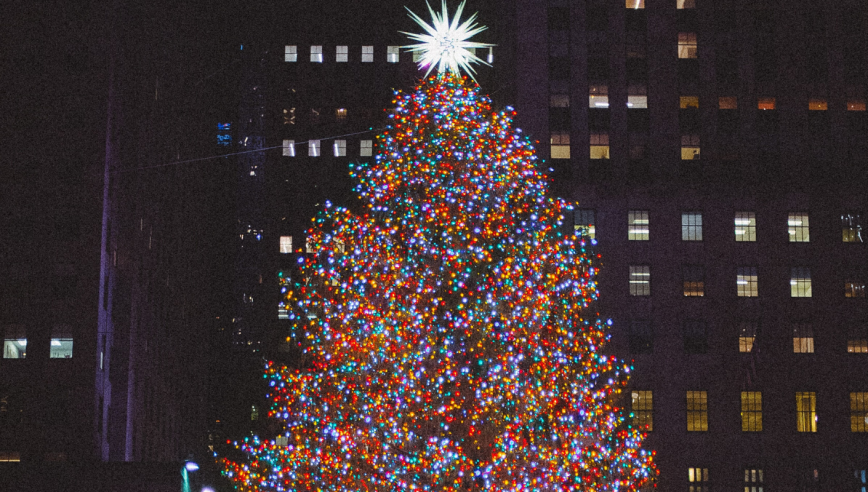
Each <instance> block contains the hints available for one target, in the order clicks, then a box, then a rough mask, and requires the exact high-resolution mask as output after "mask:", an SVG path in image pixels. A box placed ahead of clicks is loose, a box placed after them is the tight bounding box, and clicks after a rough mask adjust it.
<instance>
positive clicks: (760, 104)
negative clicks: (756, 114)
mask: <svg viewBox="0 0 868 492" xmlns="http://www.w3.org/2000/svg"><path fill="white" fill-rule="evenodd" d="M756 107H757V109H762V110H768V109H775V98H773V97H760V98H759V99H757V102H756Z"/></svg>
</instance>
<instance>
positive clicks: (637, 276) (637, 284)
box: [630, 265, 651, 296]
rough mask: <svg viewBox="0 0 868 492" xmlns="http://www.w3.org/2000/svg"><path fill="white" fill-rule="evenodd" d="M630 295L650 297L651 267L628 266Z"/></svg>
mask: <svg viewBox="0 0 868 492" xmlns="http://www.w3.org/2000/svg"><path fill="white" fill-rule="evenodd" d="M630 295H631V296H650V295H651V267H650V266H648V265H630Z"/></svg>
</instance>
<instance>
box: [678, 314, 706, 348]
mask: <svg viewBox="0 0 868 492" xmlns="http://www.w3.org/2000/svg"><path fill="white" fill-rule="evenodd" d="M684 352H685V353H687V354H704V353H707V352H708V331H707V327H706V325H705V321H702V320H686V321H684Z"/></svg>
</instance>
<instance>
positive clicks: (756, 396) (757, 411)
mask: <svg viewBox="0 0 868 492" xmlns="http://www.w3.org/2000/svg"><path fill="white" fill-rule="evenodd" d="M741 430H742V432H760V431H762V430H763V394H762V393H761V392H759V391H742V392H741Z"/></svg>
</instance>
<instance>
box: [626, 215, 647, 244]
mask: <svg viewBox="0 0 868 492" xmlns="http://www.w3.org/2000/svg"><path fill="white" fill-rule="evenodd" d="M649 227H650V224H649V222H648V211H647V210H630V211H629V212H627V239H628V240H630V241H647V240H648V237H649V234H650V230H649Z"/></svg>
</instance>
